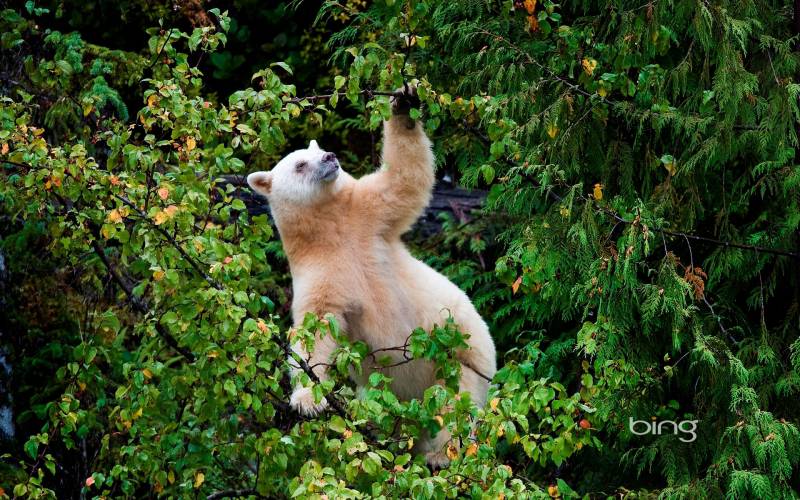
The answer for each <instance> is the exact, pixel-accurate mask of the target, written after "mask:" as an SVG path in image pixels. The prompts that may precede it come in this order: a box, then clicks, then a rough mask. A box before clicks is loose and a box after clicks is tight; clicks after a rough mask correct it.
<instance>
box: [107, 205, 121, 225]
mask: <svg viewBox="0 0 800 500" xmlns="http://www.w3.org/2000/svg"><path fill="white" fill-rule="evenodd" d="M106 221H108V222H110V223H112V224H116V223H117V222H122V214H121V213H119V209H117V208H115V209H114V210H112V211H110V212H109V213H108V216H107V217H106Z"/></svg>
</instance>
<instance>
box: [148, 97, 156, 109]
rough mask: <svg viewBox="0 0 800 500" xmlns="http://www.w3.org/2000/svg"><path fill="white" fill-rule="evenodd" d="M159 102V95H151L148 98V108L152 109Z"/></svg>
mask: <svg viewBox="0 0 800 500" xmlns="http://www.w3.org/2000/svg"><path fill="white" fill-rule="evenodd" d="M157 102H158V95H156V94H150V97H148V98H147V107H148V108H152V107H153V106H155V105H156V103H157Z"/></svg>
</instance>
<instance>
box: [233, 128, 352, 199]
mask: <svg viewBox="0 0 800 500" xmlns="http://www.w3.org/2000/svg"><path fill="white" fill-rule="evenodd" d="M340 170H341V168H340V166H339V160H337V159H336V155H335V154H333V153H329V152H326V151H323V150H322V149H321V148H320V147H319V146H318V145H317V141H311V143H310V144H309V145H308V149H299V150H297V151H294V152H292V153H289V154H288V155H287V156H286V157H284V158H283V159H282V160H281V161H279V162H278V164H277V165H275V167H274V168H273V169H272V170H270V171H269V172H253V173H252V174H250V175H248V176H247V183H248V184H249V185H250V187H251V188H252V189H253V190H254V191H255V192H257V193H259V194H262V195H264V196H266V197H267V199H268V200H269V203H270V205H272V206H273V208H274V207H275V206H276V205H278V206H287V205H293V206H298V205H310V204H313V203H314V202H316V201H321V200H323V199H325V198H326V197H327V195H329V194H331V193H333V191H334V190H335V185H336V179H338V178H339V174H340Z"/></svg>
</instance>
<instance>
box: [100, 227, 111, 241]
mask: <svg viewBox="0 0 800 500" xmlns="http://www.w3.org/2000/svg"><path fill="white" fill-rule="evenodd" d="M100 234H102V235H103V238H105V239H109V238H111V233H110V232H109V229H108V226H103V227H101V228H100Z"/></svg>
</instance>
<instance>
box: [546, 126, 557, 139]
mask: <svg viewBox="0 0 800 500" xmlns="http://www.w3.org/2000/svg"><path fill="white" fill-rule="evenodd" d="M556 134H558V127H556V125H555V124H554V123H551V124H550V125H548V126H547V135H549V136H550V138H551V139H555V138H556Z"/></svg>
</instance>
